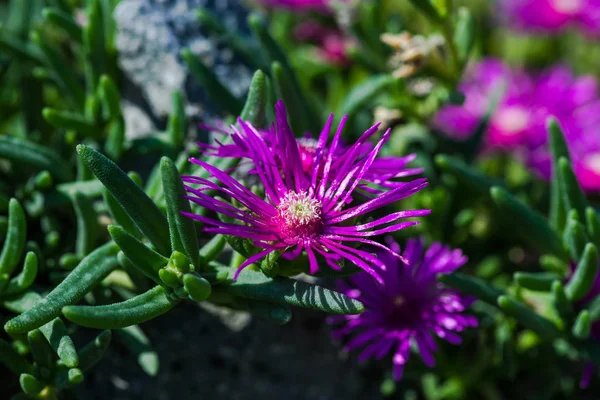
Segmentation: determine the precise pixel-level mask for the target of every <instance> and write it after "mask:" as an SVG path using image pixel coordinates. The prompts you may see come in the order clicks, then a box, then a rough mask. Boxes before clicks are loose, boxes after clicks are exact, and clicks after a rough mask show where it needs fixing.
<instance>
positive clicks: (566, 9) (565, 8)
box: [551, 0, 584, 15]
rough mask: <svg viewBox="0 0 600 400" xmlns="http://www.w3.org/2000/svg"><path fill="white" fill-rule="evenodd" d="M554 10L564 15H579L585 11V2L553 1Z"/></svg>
mask: <svg viewBox="0 0 600 400" xmlns="http://www.w3.org/2000/svg"><path fill="white" fill-rule="evenodd" d="M551 4H552V6H553V7H554V9H555V10H556V11H558V12H560V13H563V14H570V15H572V14H577V13H579V12H581V11H583V7H584V1H583V0H552V1H551Z"/></svg>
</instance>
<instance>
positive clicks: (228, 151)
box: [198, 126, 423, 195]
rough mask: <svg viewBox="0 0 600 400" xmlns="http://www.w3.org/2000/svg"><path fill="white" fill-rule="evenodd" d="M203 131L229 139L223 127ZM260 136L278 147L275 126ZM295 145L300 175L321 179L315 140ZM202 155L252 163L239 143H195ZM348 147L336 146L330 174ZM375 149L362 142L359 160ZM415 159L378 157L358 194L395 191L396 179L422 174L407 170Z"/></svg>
mask: <svg viewBox="0 0 600 400" xmlns="http://www.w3.org/2000/svg"><path fill="white" fill-rule="evenodd" d="M203 127H204V128H206V129H208V130H210V131H212V132H214V133H217V134H222V135H229V132H228V131H227V129H226V128H225V127H212V126H203ZM259 134H260V135H261V136H262V139H263V140H264V142H265V144H266V145H267V147H269V149H274V147H276V146H277V142H278V139H277V135H278V131H277V129H276V127H275V126H273V127H271V129H268V130H260V131H259ZM295 141H296V145H297V147H298V154H299V156H300V164H301V166H302V171H303V173H304V174H305V175H306V178H307V179H311V178H312V175H313V172H316V173H317V175H318V176H319V177H323V173H324V170H323V166H324V164H323V163H321V164H320V166H319V167H318V169H316V170H315V168H316V167H315V163H316V161H317V156H318V154H317V148H318V145H319V143H318V141H317V140H316V139H314V138H313V137H312V136H311V135H310V134H308V133H307V134H305V135H304V137H302V138H296V139H295ZM198 146H200V147H201V149H202V151H203V153H204V154H206V155H211V156H217V157H234V158H242V159H246V160H249V161H250V162H252V159H253V158H252V149H251V147H249V146H248V143H246V142H242V141H234V143H228V144H223V143H221V142H220V141H216V145H209V144H205V143H198ZM349 148H350V147H349V146H347V145H345V144H344V143H342V142H339V143H337V146H336V148H335V150H333V151H334V154H333V156H334V157H333V161H332V164H331V170H332V171H333V172H332V173H336V171H337V170H338V169H339V168H342V167H343V165H344V164H343V159H342V156H343V155H344V153H346V152H347V151H348V149H349ZM374 148H375V146H374V145H373V144H372V143H371V142H363V143H361V145H360V146H359V147H358V149H357V150H358V154H357V157H358V158H364V157H366V156H367V155H368V154H369V153H370V152H372V151H373V149H374ZM322 151H324V152H329V151H332V150H331V149H330V148H328V147H324V148H323V150H322ZM274 152H275V162H276V163H277V165H279V166H280V167H282V166H283V160H282V159H281V157H279V153H278V152H277V151H275V150H274ZM415 158H416V154H410V155H408V156H405V157H393V156H387V157H377V158H375V160H373V163H372V164H371V165H370V166H369V168H368V169H367V170H366V171H365V173H364V175H363V176H362V179H361V183H360V184H359V186H358V188H359V189H361V194H365V195H369V194H370V195H378V194H381V193H382V189H381V188H383V190H387V189H389V188H394V187H396V186H402V185H404V182H399V181H397V180H395V179H399V178H406V177H409V176H414V175H418V174H421V173H422V172H423V169H422V168H407V165H408V164H409V163H410V162H411V161H413V160H414V159H415ZM250 172H251V173H256V170H251V171H250Z"/></svg>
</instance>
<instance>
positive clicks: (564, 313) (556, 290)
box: [552, 281, 573, 321]
mask: <svg viewBox="0 0 600 400" xmlns="http://www.w3.org/2000/svg"><path fill="white" fill-rule="evenodd" d="M552 297H553V303H554V308H555V309H556V311H557V312H558V315H560V317H561V318H562V319H563V320H567V321H568V320H570V319H571V318H572V316H573V306H572V305H571V303H570V302H569V299H567V294H566V292H565V288H564V286H563V284H562V282H561V281H555V282H554V283H553V284H552Z"/></svg>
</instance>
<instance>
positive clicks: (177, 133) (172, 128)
mask: <svg viewBox="0 0 600 400" xmlns="http://www.w3.org/2000/svg"><path fill="white" fill-rule="evenodd" d="M172 103H173V111H172V112H171V116H170V117H169V124H168V126H167V132H168V133H169V140H170V142H171V145H172V146H173V148H175V149H179V148H180V147H181V146H183V143H184V141H185V137H186V134H187V120H186V116H185V106H184V104H183V95H182V94H181V92H180V91H178V90H176V91H175V92H173V101H172Z"/></svg>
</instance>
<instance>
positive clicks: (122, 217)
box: [102, 186, 143, 238]
mask: <svg viewBox="0 0 600 400" xmlns="http://www.w3.org/2000/svg"><path fill="white" fill-rule="evenodd" d="M102 189H103V190H102V195H103V197H104V203H105V204H106V208H107V209H108V213H109V214H110V217H111V218H112V220H113V222H115V223H116V224H117V225H119V226H120V227H122V228H123V229H124V230H125V231H126V232H127V233H129V234H131V235H133V236H135V237H136V238H141V237H142V236H143V235H142V232H140V230H139V228H138V227H137V225H136V224H135V222H133V220H132V219H131V217H130V216H129V215H127V213H126V212H125V210H123V207H121V205H120V204H119V202H117V200H116V199H115V198H114V196H113V195H112V194H110V192H109V191H108V189H106V188H105V187H104V186H103V187H102Z"/></svg>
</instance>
